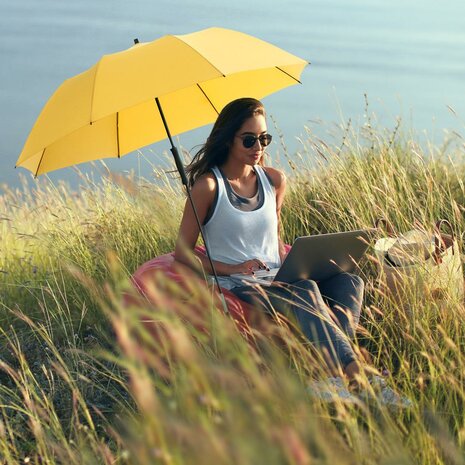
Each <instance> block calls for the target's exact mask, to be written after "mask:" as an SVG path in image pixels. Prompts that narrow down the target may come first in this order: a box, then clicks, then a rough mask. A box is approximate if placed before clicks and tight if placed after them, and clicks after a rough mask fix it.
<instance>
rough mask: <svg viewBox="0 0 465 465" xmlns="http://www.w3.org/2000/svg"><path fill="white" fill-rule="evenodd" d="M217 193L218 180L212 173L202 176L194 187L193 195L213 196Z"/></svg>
mask: <svg viewBox="0 0 465 465" xmlns="http://www.w3.org/2000/svg"><path fill="white" fill-rule="evenodd" d="M215 191H216V178H215V175H214V174H213V173H211V172H208V173H205V174H202V175H201V176H200V177H199V178H198V179H196V181H195V183H194V185H193V186H192V193H193V194H197V195H201V196H202V195H203V196H208V197H209V196H212V195H214V194H215Z"/></svg>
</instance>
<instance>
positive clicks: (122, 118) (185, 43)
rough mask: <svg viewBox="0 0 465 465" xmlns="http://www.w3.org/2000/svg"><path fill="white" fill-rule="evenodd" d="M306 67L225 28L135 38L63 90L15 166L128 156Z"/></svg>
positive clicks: (295, 78) (290, 80)
mask: <svg viewBox="0 0 465 465" xmlns="http://www.w3.org/2000/svg"><path fill="white" fill-rule="evenodd" d="M307 64H308V62H307V61H305V60H303V59H301V58H298V57H296V56H295V55H292V54H290V53H287V52H285V51H284V50H282V49H280V48H278V47H275V46H274V45H271V44H269V43H267V42H264V41H262V40H260V39H257V38H255V37H252V36H250V35H247V34H243V33H240V32H237V31H233V30H228V29H222V28H210V29H205V30H202V31H199V32H194V33H192V34H185V35H177V36H176V35H168V36H164V37H162V38H160V39H158V40H155V41H153V42H148V43H136V44H135V45H134V46H132V47H131V48H129V49H127V50H124V51H122V52H119V53H114V54H111V55H105V56H103V57H102V58H101V59H100V61H99V62H98V63H96V64H95V65H94V66H93V67H92V68H90V69H88V70H87V71H85V72H83V73H81V74H79V75H77V76H75V77H73V78H71V79H68V80H66V81H65V82H64V83H63V84H62V85H61V86H60V87H59V88H58V89H57V90H56V92H55V93H54V94H53V95H52V97H51V98H50V99H49V101H48V102H47V104H46V105H45V107H44V108H43V110H42V112H41V114H40V115H39V117H38V118H37V121H36V123H35V124H34V127H33V128H32V131H31V133H30V134H29V137H28V139H27V141H26V143H25V145H24V148H23V151H22V152H21V155H20V156H19V158H18V161H17V163H16V166H22V167H24V168H27V169H28V170H30V171H32V172H33V173H34V174H35V175H36V176H37V175H39V174H42V173H46V172H49V171H53V170H56V169H59V168H63V167H65V166H70V165H75V164H78V163H82V162H86V161H91V160H96V159H99V158H108V157H121V156H122V155H125V154H127V153H129V152H132V151H134V150H136V149H138V148H140V147H143V146H145V145H148V144H151V143H154V142H157V141H160V140H162V139H164V138H166V137H167V135H168V136H170V133H171V134H172V135H176V134H180V133H182V132H184V131H188V130H190V129H194V128H197V127H200V126H203V125H205V124H208V123H210V122H212V121H214V120H215V119H216V117H217V115H218V112H220V111H221V109H222V108H223V107H224V106H225V105H226V104H227V103H228V102H230V101H231V100H234V99H235V98H239V97H244V96H247V97H255V98H258V99H260V98H262V97H264V96H266V95H268V94H271V93H273V92H275V91H277V90H279V89H282V88H285V87H287V86H290V85H293V84H296V83H297V82H299V79H300V75H301V73H302V71H303V69H304V68H305V66H306V65H307ZM160 111H162V113H164V118H165V121H164V120H163V114H161V113H160ZM165 123H166V126H165ZM168 128H169V131H168V133H167V130H168ZM170 139H171V137H170Z"/></svg>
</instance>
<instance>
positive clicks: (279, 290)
mask: <svg viewBox="0 0 465 465" xmlns="http://www.w3.org/2000/svg"><path fill="white" fill-rule="evenodd" d="M363 290H364V283H363V280H362V279H361V278H360V277H358V276H355V275H352V274H349V273H340V274H337V275H335V276H333V277H331V278H329V279H326V280H324V281H320V282H318V283H317V282H315V281H312V280H308V279H304V280H301V281H297V282H295V283H292V284H286V285H278V286H269V287H262V288H260V289H257V288H256V287H255V286H240V287H235V288H233V289H231V292H233V293H234V294H235V295H236V296H237V297H239V298H240V299H241V300H244V301H246V302H248V303H251V304H255V305H257V306H259V307H261V308H263V309H264V310H265V311H266V312H273V310H274V311H278V312H280V313H282V314H284V315H286V316H291V317H294V318H295V319H296V320H297V322H298V324H299V326H300V328H301V330H302V332H303V334H304V335H305V337H306V338H307V339H308V341H310V342H311V343H313V344H315V345H317V346H318V347H319V348H321V349H323V350H324V352H325V353H327V354H329V356H330V359H331V361H332V362H333V363H334V364H335V365H336V366H342V368H344V367H346V366H347V365H348V364H349V363H351V362H353V361H354V360H356V358H357V357H356V355H355V353H354V350H353V348H352V344H351V341H350V339H353V338H354V335H355V329H356V327H357V324H358V321H359V318H360V310H361V307H362V299H363ZM263 293H264V294H265V295H264V294H263Z"/></svg>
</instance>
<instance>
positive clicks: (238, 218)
mask: <svg viewBox="0 0 465 465" xmlns="http://www.w3.org/2000/svg"><path fill="white" fill-rule="evenodd" d="M254 170H255V173H256V175H257V181H258V182H260V183H261V184H262V187H263V192H264V201H263V204H262V206H261V207H260V208H258V209H257V210H252V211H242V210H239V209H238V208H236V207H234V206H233V205H232V204H231V202H230V201H229V198H228V194H227V192H226V187H225V185H224V179H223V176H221V173H220V171H219V170H218V168H217V167H214V168H212V171H213V174H214V175H215V177H216V184H217V189H218V199H217V202H216V207H215V210H214V211H213V214H212V216H211V218H210V219H209V220H208V222H207V223H206V224H205V225H204V233H205V239H206V241H207V244H208V246H209V250H210V254H211V257H212V259H213V260H217V261H220V262H223V263H227V264H229V265H235V264H239V263H243V262H245V261H247V260H251V259H252V258H258V259H260V260H262V261H264V262H265V263H266V264H267V265H268V266H269V267H270V268H275V267H278V266H280V264H281V260H280V258H279V244H278V218H277V215H276V193H275V190H274V188H273V186H272V185H271V184H270V182H269V181H268V178H267V176H266V174H265V172H264V171H263V168H262V167H261V166H259V165H255V167H254ZM218 278H219V281H220V286H221V287H224V288H225V289H231V288H233V287H236V286H240V285H242V284H241V281H240V280H238V279H235V278H231V277H230V276H218Z"/></svg>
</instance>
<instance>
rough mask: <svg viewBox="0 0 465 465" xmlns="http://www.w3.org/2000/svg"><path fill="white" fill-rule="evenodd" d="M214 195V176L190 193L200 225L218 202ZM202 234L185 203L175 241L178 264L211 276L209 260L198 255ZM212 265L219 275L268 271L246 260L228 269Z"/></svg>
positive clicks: (208, 177)
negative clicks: (196, 246)
mask: <svg viewBox="0 0 465 465" xmlns="http://www.w3.org/2000/svg"><path fill="white" fill-rule="evenodd" d="M215 192H216V180H215V178H214V176H213V175H212V174H205V175H204V176H201V177H200V178H199V179H198V180H197V181H196V182H195V184H194V186H193V187H192V189H191V195H192V200H193V202H194V205H195V208H196V210H197V214H198V217H199V220H200V224H203V223H204V221H205V218H206V216H207V213H208V211H209V209H210V207H211V205H212V204H213V202H214V200H215ZM199 234H200V230H199V226H198V224H197V221H196V219H195V215H194V211H193V210H192V206H191V204H190V202H189V200H186V204H185V206H184V213H183V216H182V220H181V225H180V227H179V233H178V238H177V240H176V248H175V252H174V258H175V260H176V261H178V262H180V263H183V264H184V265H187V266H189V267H190V268H193V269H195V270H198V271H202V269H203V270H205V271H206V272H207V273H209V274H212V273H213V270H212V269H211V266H210V261H209V260H208V257H207V256H206V255H205V254H203V253H199V252H196V251H195V245H196V244H197V240H198V238H199ZM193 255H195V257H196V258H197V259H198V261H195V260H194V261H193V260H192V257H193ZM213 265H214V266H215V270H216V273H217V274H218V275H230V274H234V273H246V274H252V273H253V272H254V271H255V270H259V269H265V268H266V265H265V264H264V263H263V262H261V261H260V260H258V259H254V260H247V261H246V262H244V263H239V264H237V265H228V264H227V263H223V262H218V261H214V262H213Z"/></svg>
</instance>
